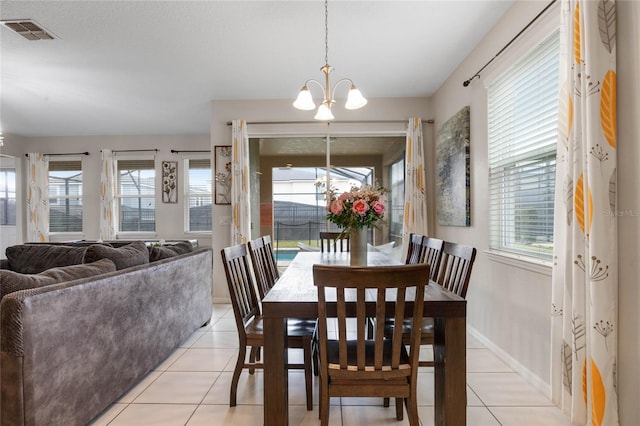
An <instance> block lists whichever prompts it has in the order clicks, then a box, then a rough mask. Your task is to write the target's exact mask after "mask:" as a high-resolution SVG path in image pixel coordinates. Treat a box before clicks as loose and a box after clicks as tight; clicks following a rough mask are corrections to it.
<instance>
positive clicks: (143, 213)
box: [117, 159, 156, 232]
mask: <svg viewBox="0 0 640 426" xmlns="http://www.w3.org/2000/svg"><path fill="white" fill-rule="evenodd" d="M117 165H118V195H117V197H118V214H119V231H120V232H149V231H152V232H153V231H155V230H156V196H155V188H156V172H155V165H154V160H153V159H146V160H117Z"/></svg>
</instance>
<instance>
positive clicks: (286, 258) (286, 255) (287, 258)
mask: <svg viewBox="0 0 640 426" xmlns="http://www.w3.org/2000/svg"><path fill="white" fill-rule="evenodd" d="M299 251H300V250H298V249H293V250H282V249H279V250H276V251H275V253H274V254H275V257H276V262H291V261H292V260H293V258H294V257H296V254H298V252H299Z"/></svg>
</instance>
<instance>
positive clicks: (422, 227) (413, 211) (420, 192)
mask: <svg viewBox="0 0 640 426" xmlns="http://www.w3.org/2000/svg"><path fill="white" fill-rule="evenodd" d="M424 161H425V158H424V143H423V138H422V121H421V120H420V119H419V118H411V119H410V120H409V126H408V129H407V145H406V153H405V170H406V176H405V189H404V200H405V201H404V219H403V230H402V241H403V247H402V252H403V253H406V252H407V245H408V243H409V234H411V233H414V234H422V235H428V232H427V194H426V192H425V187H426V185H425V173H424Z"/></svg>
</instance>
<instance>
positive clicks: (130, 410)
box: [92, 304, 571, 426]
mask: <svg viewBox="0 0 640 426" xmlns="http://www.w3.org/2000/svg"><path fill="white" fill-rule="evenodd" d="M467 346H468V350H467V359H468V361H467V424H468V425H469V426H500V425H502V426H570V425H571V422H570V421H569V419H568V417H567V416H565V415H563V414H562V412H561V411H560V410H559V409H558V408H556V407H555V406H554V405H553V404H552V403H551V402H550V401H549V400H548V399H546V397H544V396H543V395H542V394H541V393H540V392H538V391H537V390H536V389H534V388H533V387H532V386H530V385H529V384H528V383H527V382H525V380H524V379H522V378H521V377H520V376H519V375H518V374H516V373H515V372H513V371H512V370H511V369H510V368H509V367H508V366H507V365H506V364H505V363H504V362H502V361H501V360H500V359H499V358H497V357H496V356H495V355H493V353H491V351H489V350H488V349H486V348H484V347H483V346H482V345H481V344H480V343H478V341H477V340H476V339H474V338H472V337H469V338H468V339H467ZM237 348H238V337H237V333H236V328H235V323H234V321H233V312H232V311H231V305H224V304H221V305H214V310H213V317H212V321H211V324H210V325H209V326H207V327H204V328H202V329H200V330H198V331H196V332H195V333H194V334H193V335H192V336H191V337H190V338H189V339H188V340H187V341H185V342H184V343H183V344H182V345H180V347H179V348H177V349H176V350H175V351H174V352H173V353H172V354H171V355H170V356H169V357H168V358H167V359H166V360H165V361H164V362H163V363H161V364H160V365H159V366H158V367H157V368H156V369H155V370H154V371H152V372H150V373H149V374H148V375H147V376H146V377H144V378H143V379H142V380H141V381H140V382H139V383H138V384H137V385H136V386H134V387H133V388H132V389H131V390H130V391H129V392H127V393H126V394H125V395H124V396H123V397H122V398H121V399H120V400H118V401H117V402H116V403H114V404H113V405H111V406H110V407H109V408H108V409H107V410H105V411H104V412H103V413H102V414H101V415H100V416H98V417H97V418H96V419H94V421H93V423H92V425H95V426H101V425H110V426H125V425H131V426H132V425H153V426H163V425H167V426H178V425H187V426H199V425H208V426H211V425H233V426H244V425H247V426H249V425H250V426H256V425H261V424H262V423H263V421H262V420H263V416H262V401H263V386H262V383H263V381H262V379H263V376H262V373H261V372H259V371H258V372H256V374H255V375H253V376H250V375H249V374H248V373H247V372H246V371H244V372H243V374H242V375H241V376H240V383H239V385H238V405H237V406H236V407H233V408H230V407H229V385H230V383H231V374H232V371H233V367H234V363H235V357H236V354H237ZM425 350H426V354H428V353H429V352H430V348H428V347H427V348H425ZM300 358H301V351H300V350H297V351H292V352H291V355H290V360H292V361H293V360H295V359H299V361H298V362H301V359H300ZM418 376H419V379H418V380H419V384H418V389H419V390H420V392H419V395H418V404H419V413H420V421H421V423H422V425H423V426H432V425H433V401H434V398H433V373H432V369H430V368H424V369H422V370H421V371H420V373H419V374H418ZM314 380H315V379H314ZM313 397H314V404H316V405H315V406H314V410H313V411H307V410H306V402H305V390H304V374H303V372H301V371H294V372H290V373H289V398H290V399H289V408H290V411H289V421H290V424H291V425H318V424H319V421H318V407H317V401H318V383H317V380H315V382H314V395H313ZM391 405H392V407H389V408H385V407H383V406H382V404H381V400H380V399H373V398H342V399H340V398H334V400H332V403H331V415H330V422H329V424H330V425H335V426H340V425H342V426H361V425H405V424H408V422H407V421H406V415H405V421H403V422H398V421H396V420H395V408H394V407H393V404H391Z"/></svg>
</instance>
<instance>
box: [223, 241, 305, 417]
mask: <svg viewBox="0 0 640 426" xmlns="http://www.w3.org/2000/svg"><path fill="white" fill-rule="evenodd" d="M221 254H222V263H223V265H224V271H225V275H226V277H227V285H228V286H229V296H230V298H231V305H232V306H233V314H234V317H235V320H236V326H237V329H238V340H239V342H240V347H239V351H238V359H237V361H236V366H235V369H234V371H233V378H232V380H231V390H230V396H229V406H231V407H234V406H235V405H236V393H237V390H238V380H239V379H240V373H241V372H242V370H243V369H245V368H248V369H249V374H253V373H254V371H255V369H256V368H264V365H263V364H262V363H259V362H257V361H256V353H257V351H258V349H259V348H261V347H262V346H264V334H263V320H262V313H261V310H260V304H259V302H258V296H257V294H256V285H255V282H254V281H253V275H252V272H251V266H250V261H249V254H248V251H247V246H246V245H244V244H240V245H235V246H231V247H226V248H224V249H222V251H221ZM313 325H314V326H313V327H305V326H303V325H301V324H300V323H295V324H289V323H288V324H287V331H288V336H289V337H288V340H287V347H288V348H299V349H302V350H303V352H304V363H303V364H289V365H288V368H290V369H304V373H305V374H304V378H305V386H306V393H307V410H312V409H313V401H312V397H313V394H312V392H313V391H312V377H311V340H312V337H313V334H314V330H315V323H313ZM247 347H250V348H251V353H250V356H249V362H247V361H246V354H247Z"/></svg>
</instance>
